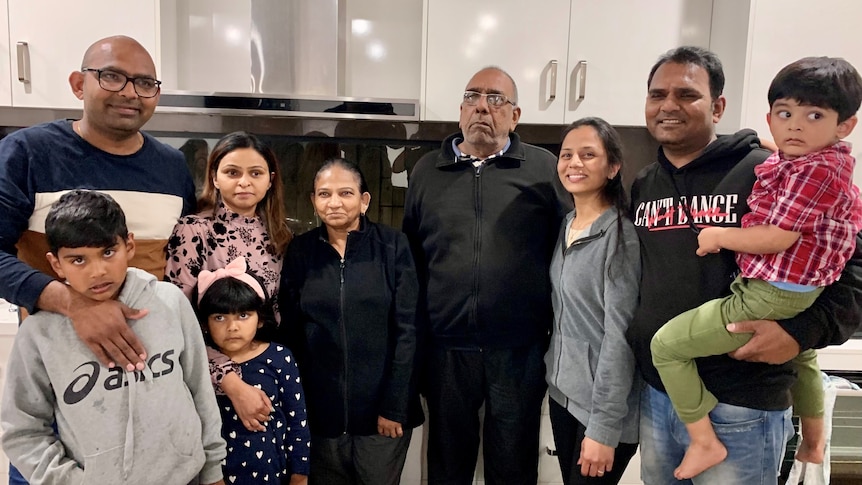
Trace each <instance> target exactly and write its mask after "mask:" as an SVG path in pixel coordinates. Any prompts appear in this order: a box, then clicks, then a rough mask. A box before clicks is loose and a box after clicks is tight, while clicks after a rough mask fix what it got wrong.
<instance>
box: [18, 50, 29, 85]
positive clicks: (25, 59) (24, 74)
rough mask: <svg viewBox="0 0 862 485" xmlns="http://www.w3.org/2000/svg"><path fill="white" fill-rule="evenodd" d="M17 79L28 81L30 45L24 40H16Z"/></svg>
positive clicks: (25, 82) (26, 82) (23, 81)
mask: <svg viewBox="0 0 862 485" xmlns="http://www.w3.org/2000/svg"><path fill="white" fill-rule="evenodd" d="M18 80H19V81H21V82H22V83H24V84H28V83H29V82H30V45H29V44H28V43H26V42H18Z"/></svg>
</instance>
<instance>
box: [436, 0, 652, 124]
mask: <svg viewBox="0 0 862 485" xmlns="http://www.w3.org/2000/svg"><path fill="white" fill-rule="evenodd" d="M600 3H604V2H600ZM650 3H652V2H650ZM425 6H426V15H425V20H426V23H425V25H426V29H427V32H426V34H427V35H426V37H425V39H426V44H425V64H424V72H423V80H424V83H423V92H424V103H423V106H422V115H421V116H422V119H423V120H428V121H457V120H458V114H459V111H458V109H459V106H460V104H461V97H462V95H463V93H464V87H465V86H466V85H467V81H469V80H470V77H471V76H472V75H473V74H474V73H475V72H476V71H478V70H479V69H481V68H483V67H486V66H498V67H501V68H502V69H504V70H505V71H507V72H508V73H509V74H510V75H511V76H512V77H513V78H514V79H515V82H516V83H517V86H518V98H519V99H518V104H519V105H520V107H521V122H522V123H545V124H559V123H561V122H562V120H563V104H564V100H565V83H566V80H565V77H566V76H565V73H566V54H567V51H568V42H569V9H570V0H542V1H541V2H525V1H523V0H471V1H469V2H465V1H463V0H426V5H425Z"/></svg>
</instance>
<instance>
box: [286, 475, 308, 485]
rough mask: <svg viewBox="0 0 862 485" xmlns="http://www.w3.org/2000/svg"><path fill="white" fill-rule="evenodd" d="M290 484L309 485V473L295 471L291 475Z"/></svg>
mask: <svg viewBox="0 0 862 485" xmlns="http://www.w3.org/2000/svg"><path fill="white" fill-rule="evenodd" d="M290 485H308V475H298V474H296V473H294V474H293V475H291V476H290Z"/></svg>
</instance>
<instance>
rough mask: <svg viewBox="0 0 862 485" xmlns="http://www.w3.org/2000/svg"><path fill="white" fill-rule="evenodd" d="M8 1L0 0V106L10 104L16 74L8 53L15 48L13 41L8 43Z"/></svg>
mask: <svg viewBox="0 0 862 485" xmlns="http://www.w3.org/2000/svg"><path fill="white" fill-rule="evenodd" d="M8 12H9V3H8V2H7V1H6V0H0V106H11V105H12V76H13V75H14V76H17V74H15V71H14V70H11V71H10V69H11V67H12V62H11V59H12V58H14V54H13V57H11V58H10V56H9V53H10V52H13V51H14V50H15V43H14V42H13V43H12V45H11V46H10V45H9V18H8V17H7V15H8Z"/></svg>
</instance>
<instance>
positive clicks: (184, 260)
mask: <svg viewBox="0 0 862 485" xmlns="http://www.w3.org/2000/svg"><path fill="white" fill-rule="evenodd" d="M267 246H269V236H268V235H267V233H266V226H264V223H263V220H262V219H261V218H260V217H245V216H242V215H239V214H237V213H236V212H233V211H231V210H230V209H228V208H226V207H225V206H224V204H223V203H221V202H220V203H219V205H218V207H217V208H216V210H215V213H214V214H210V213H209V212H208V211H207V212H205V213H200V214H195V215H192V216H186V217H182V218H180V221H179V222H178V223H177V225H176V226H175V227H174V232H173V234H172V235H171V238H170V239H169V240H168V246H167V252H168V263H167V267H166V269H165V277H166V278H167V279H168V281H170V282H172V283H174V284H175V285H177V286H179V287H180V289H182V290H183V293H185V294H186V296H188V297H190V296H191V294H192V289H193V288H194V286H195V285H196V284H197V281H198V274H200V272H201V271H202V270H209V271H214V270H216V269H219V268H224V267H225V266H227V264H228V263H229V262H231V261H233V260H234V259H236V258H238V257H240V256H242V257H244V258H245V259H246V261H247V263H248V268H249V269H250V270H251V271H253V272H254V273H255V275H257V276H258V277H259V278H260V279H262V280H263V282H264V284H265V286H266V291H267V293H268V294H269V297H270V300H271V301H272V304H273V310H274V312H275V321H276V323H278V322H280V321H281V315H280V314H279V313H278V284H279V277H280V275H281V265H282V256H283V255H281V254H279V255H273V254H270V253H269V251H267Z"/></svg>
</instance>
